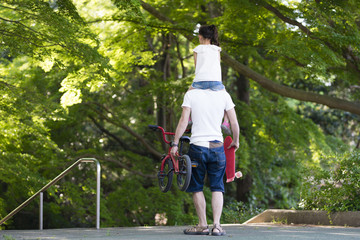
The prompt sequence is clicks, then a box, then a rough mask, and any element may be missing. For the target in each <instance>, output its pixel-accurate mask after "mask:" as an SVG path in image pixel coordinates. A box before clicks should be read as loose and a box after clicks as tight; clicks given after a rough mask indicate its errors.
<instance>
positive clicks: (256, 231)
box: [0, 224, 360, 240]
mask: <svg viewBox="0 0 360 240" xmlns="http://www.w3.org/2000/svg"><path fill="white" fill-rule="evenodd" d="M223 227H224V229H225V230H226V231H227V235H226V236H225V237H217V238H220V239H229V240H230V239H231V240H240V239H243V240H245V239H246V240H285V239H286V240H289V239H290V240H291V239H302V240H307V239H316V240H322V239H324V240H342V239H360V228H350V227H324V226H322V227H319V226H300V225H298V226H286V225H274V224H251V225H242V224H229V225H226V224H225V225H223ZM184 228H185V227H183V226H181V227H179V226H174V227H132V228H122V227H121V228H102V229H100V230H96V229H51V230H43V231H39V230H2V231H0V239H1V240H3V239H4V240H14V239H22V240H72V239H78V240H80V239H82V240H86V239H89V240H94V239H101V240H115V239H116V240H121V239H126V240H140V239H149V240H155V239H156V240H157V239H166V240H168V239H170V240H178V239H195V240H202V239H208V240H211V239H215V238H214V237H213V236H188V235H184V234H183V233H182V231H183V229H184Z"/></svg>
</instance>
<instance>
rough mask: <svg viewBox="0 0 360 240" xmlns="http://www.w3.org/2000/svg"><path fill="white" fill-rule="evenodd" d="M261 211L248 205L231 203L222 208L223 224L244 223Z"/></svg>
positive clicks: (261, 210)
mask: <svg viewBox="0 0 360 240" xmlns="http://www.w3.org/2000/svg"><path fill="white" fill-rule="evenodd" d="M263 211H264V209H261V208H256V207H253V206H251V205H250V204H245V203H243V202H237V201H233V202H231V203H229V204H228V205H226V206H225V207H224V209H223V216H222V218H223V222H224V223H244V222H246V221H247V220H249V219H250V218H252V217H254V216H256V215H258V214H260V213H261V212H263Z"/></svg>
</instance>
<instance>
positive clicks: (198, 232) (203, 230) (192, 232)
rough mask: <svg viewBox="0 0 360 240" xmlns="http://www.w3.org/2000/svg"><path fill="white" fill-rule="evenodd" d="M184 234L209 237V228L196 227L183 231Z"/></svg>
mask: <svg viewBox="0 0 360 240" xmlns="http://www.w3.org/2000/svg"><path fill="white" fill-rule="evenodd" d="M184 233H185V234H187V235H209V233H210V232H209V226H205V227H200V226H198V225H196V226H194V227H191V228H188V229H185V230H184Z"/></svg>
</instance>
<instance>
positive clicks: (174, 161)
mask: <svg viewBox="0 0 360 240" xmlns="http://www.w3.org/2000/svg"><path fill="white" fill-rule="evenodd" d="M149 127H150V128H151V129H154V130H160V131H161V132H162V137H163V140H164V142H165V143H167V144H169V146H170V147H169V150H168V153H167V155H166V156H165V157H164V158H163V159H162V161H161V168H160V171H163V170H164V164H165V162H166V160H167V159H169V158H170V159H171V161H172V163H173V166H174V172H175V173H176V174H178V173H179V161H178V160H177V159H175V158H174V156H173V155H171V153H170V152H171V149H172V147H173V146H172V142H171V141H168V140H167V139H166V136H167V135H170V136H174V135H175V133H173V132H165V130H164V129H163V128H162V127H160V126H156V125H149ZM183 141H184V140H180V142H179V153H178V154H177V156H181V155H182V147H183V146H182V145H183Z"/></svg>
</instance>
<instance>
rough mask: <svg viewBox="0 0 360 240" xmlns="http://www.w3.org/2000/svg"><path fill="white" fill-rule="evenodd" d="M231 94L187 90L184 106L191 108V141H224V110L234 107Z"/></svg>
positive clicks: (193, 142)
mask: <svg viewBox="0 0 360 240" xmlns="http://www.w3.org/2000/svg"><path fill="white" fill-rule="evenodd" d="M234 106H235V104H234V103H233V101H232V99H231V97H230V95H229V93H228V92H226V91H212V90H200V89H193V90H189V91H187V92H186V94H185V96H184V102H183V104H182V107H189V108H191V120H192V122H193V125H192V127H191V137H190V143H192V144H196V143H197V142H209V141H215V140H217V141H220V142H223V135H222V132H221V123H222V119H223V117H224V111H228V110H231V109H232V108H234Z"/></svg>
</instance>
